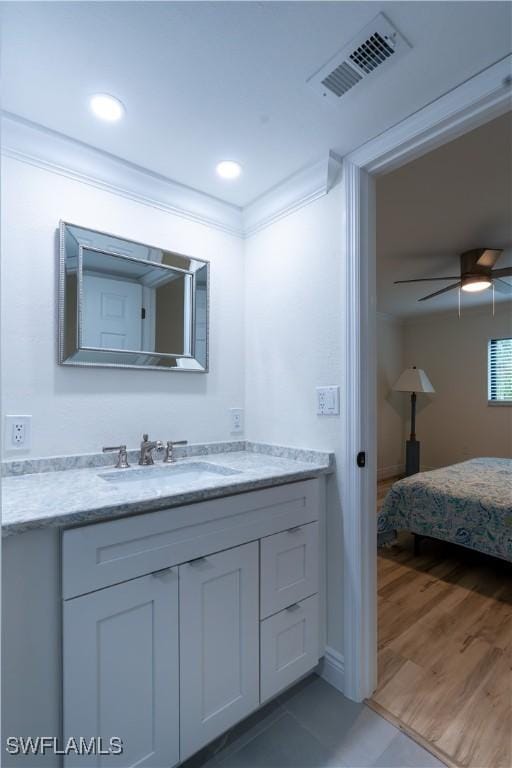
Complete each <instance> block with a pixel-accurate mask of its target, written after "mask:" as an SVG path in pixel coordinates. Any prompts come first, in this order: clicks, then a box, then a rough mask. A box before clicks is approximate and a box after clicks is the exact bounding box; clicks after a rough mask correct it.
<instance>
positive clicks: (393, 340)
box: [377, 312, 408, 479]
mask: <svg viewBox="0 0 512 768" xmlns="http://www.w3.org/2000/svg"><path fill="white" fill-rule="evenodd" d="M403 346H404V333H403V325H402V322H401V321H400V320H399V319H397V318H395V317H392V316H391V315H385V314H383V313H380V312H379V313H378V315H377V418H378V425H377V436H378V444H377V476H378V478H379V479H384V478H387V477H394V476H395V475H399V474H401V473H402V472H403V470H404V463H405V456H404V452H405V443H404V426H405V424H404V418H405V413H406V411H407V405H408V397H407V395H406V394H405V393H404V392H393V390H392V387H393V384H394V383H395V381H396V380H397V379H398V377H399V376H400V374H401V373H402V371H403V369H404V367H405V366H404V350H403Z"/></svg>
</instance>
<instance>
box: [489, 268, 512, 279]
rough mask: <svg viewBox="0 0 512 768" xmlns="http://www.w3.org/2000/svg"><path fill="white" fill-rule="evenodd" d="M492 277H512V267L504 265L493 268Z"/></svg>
mask: <svg viewBox="0 0 512 768" xmlns="http://www.w3.org/2000/svg"><path fill="white" fill-rule="evenodd" d="M491 277H512V267H503V269H493V271H492V272H491Z"/></svg>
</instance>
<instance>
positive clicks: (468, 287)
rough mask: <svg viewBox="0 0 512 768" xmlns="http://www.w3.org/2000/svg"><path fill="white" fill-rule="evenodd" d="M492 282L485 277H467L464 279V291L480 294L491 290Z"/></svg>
mask: <svg viewBox="0 0 512 768" xmlns="http://www.w3.org/2000/svg"><path fill="white" fill-rule="evenodd" d="M491 285H492V281H491V280H490V279H489V278H488V277H485V275H476V276H475V277H466V278H463V279H462V286H461V288H462V290H463V291H466V292H467V293H478V292H479V291H485V290H486V288H490V287H491Z"/></svg>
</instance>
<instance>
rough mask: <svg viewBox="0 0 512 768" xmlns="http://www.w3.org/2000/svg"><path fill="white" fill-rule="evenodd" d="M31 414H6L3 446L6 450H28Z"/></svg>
mask: <svg viewBox="0 0 512 768" xmlns="http://www.w3.org/2000/svg"><path fill="white" fill-rule="evenodd" d="M31 426H32V416H6V417H5V426H4V448H5V450H6V451H28V450H29V449H30V443H31V432H32V429H31Z"/></svg>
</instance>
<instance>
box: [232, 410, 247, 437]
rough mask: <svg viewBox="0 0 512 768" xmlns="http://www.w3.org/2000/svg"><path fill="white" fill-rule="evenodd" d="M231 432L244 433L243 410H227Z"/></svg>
mask: <svg viewBox="0 0 512 768" xmlns="http://www.w3.org/2000/svg"><path fill="white" fill-rule="evenodd" d="M229 417H230V426H231V432H233V433H240V432H243V431H244V411H243V408H230V409H229Z"/></svg>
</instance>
